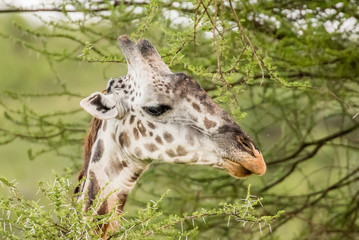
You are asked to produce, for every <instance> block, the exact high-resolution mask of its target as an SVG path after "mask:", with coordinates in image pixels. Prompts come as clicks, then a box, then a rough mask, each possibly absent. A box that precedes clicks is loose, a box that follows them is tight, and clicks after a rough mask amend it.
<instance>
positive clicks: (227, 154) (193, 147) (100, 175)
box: [78, 35, 266, 214]
mask: <svg viewBox="0 0 359 240" xmlns="http://www.w3.org/2000/svg"><path fill="white" fill-rule="evenodd" d="M119 44H120V47H121V50H122V52H123V53H124V55H125V58H126V61H127V64H128V73H127V75H126V76H124V77H119V78H116V79H111V80H110V81H109V82H108V84H107V87H106V94H103V93H100V92H96V93H93V94H92V95H90V96H89V97H87V98H85V99H83V100H82V101H81V106H82V107H83V108H84V109H85V110H86V111H87V112H88V113H90V114H91V115H92V116H94V117H95V119H94V120H93V124H92V128H91V131H90V134H89V137H88V138H87V142H86V146H85V148H86V149H85V164H84V169H83V171H82V173H81V176H80V177H82V176H84V177H86V181H84V182H83V184H82V186H81V189H80V188H79V189H78V191H80V192H81V193H85V192H86V193H87V196H88V202H87V204H86V206H84V209H85V210H86V209H87V208H88V207H89V206H91V204H92V201H93V199H94V197H95V196H96V195H97V193H98V192H99V189H101V188H102V187H104V190H103V191H101V194H100V195H101V196H100V197H105V196H107V194H109V193H111V192H112V191H114V192H113V193H112V194H111V196H110V197H109V198H108V200H106V201H105V202H104V203H103V205H102V206H101V207H100V208H99V209H98V212H99V213H100V214H104V213H106V212H108V211H110V210H111V209H112V208H113V207H118V209H119V210H120V211H122V208H123V205H124V203H125V201H126V199H127V196H128V194H129V192H130V190H131V189H132V187H133V186H134V184H135V183H136V181H137V179H138V178H139V177H140V175H141V174H142V173H143V172H144V171H146V170H147V169H148V167H149V166H150V164H151V163H152V162H154V161H156V162H167V163H182V164H197V165H208V166H212V167H215V168H219V169H226V170H227V171H228V173H229V174H230V175H232V176H234V177H237V178H242V177H247V176H249V175H251V174H257V175H263V174H264V173H265V171H266V164H265V162H264V159H263V156H262V154H261V152H260V151H259V149H258V148H257V147H256V146H255V144H254V143H253V141H251V140H250V138H249V137H248V136H247V134H246V133H244V132H243V131H242V129H241V128H240V127H239V126H238V125H237V124H236V123H235V122H234V121H233V120H232V119H231V118H230V116H229V115H228V114H227V113H226V112H225V111H224V110H223V109H222V108H221V107H220V106H219V105H218V104H217V103H215V102H214V101H213V100H212V99H211V98H210V97H209V96H208V94H207V93H206V92H205V90H203V88H201V86H200V85H199V84H198V83H197V82H196V81H194V80H193V79H192V78H191V77H189V76H188V75H186V74H184V73H172V72H171V70H170V69H169V68H168V66H167V65H166V64H165V63H164V62H163V61H162V59H161V56H160V55H159V53H158V52H157V50H156V48H155V47H154V46H153V45H152V44H151V43H150V42H149V41H147V40H139V41H138V42H137V43H133V42H132V41H131V40H130V39H129V37H128V36H127V35H123V36H120V37H119ZM83 197H84V194H80V196H79V198H83ZM118 204H120V206H119V205H118Z"/></svg>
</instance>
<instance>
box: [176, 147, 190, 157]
mask: <svg viewBox="0 0 359 240" xmlns="http://www.w3.org/2000/svg"><path fill="white" fill-rule="evenodd" d="M176 151H177V156H186V155H187V153H188V152H187V150H186V149H185V148H184V147H183V146H181V145H178V147H177V149H176Z"/></svg>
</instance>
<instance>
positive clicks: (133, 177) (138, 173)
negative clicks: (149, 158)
mask: <svg viewBox="0 0 359 240" xmlns="http://www.w3.org/2000/svg"><path fill="white" fill-rule="evenodd" d="M141 173H142V171H138V172H135V173H134V174H133V175H132V176H131V179H130V182H136V181H137V179H138V178H139V177H140V176H141Z"/></svg>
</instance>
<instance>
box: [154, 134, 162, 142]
mask: <svg viewBox="0 0 359 240" xmlns="http://www.w3.org/2000/svg"><path fill="white" fill-rule="evenodd" d="M155 140H156V142H158V143H159V144H163V142H162V139H161V137H160V136H158V135H157V136H156V138H155Z"/></svg>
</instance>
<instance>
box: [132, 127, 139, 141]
mask: <svg viewBox="0 0 359 240" xmlns="http://www.w3.org/2000/svg"><path fill="white" fill-rule="evenodd" d="M133 136H134V137H135V139H136V140H138V139H139V138H140V136H139V133H138V130H137V128H135V127H134V128H133Z"/></svg>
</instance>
